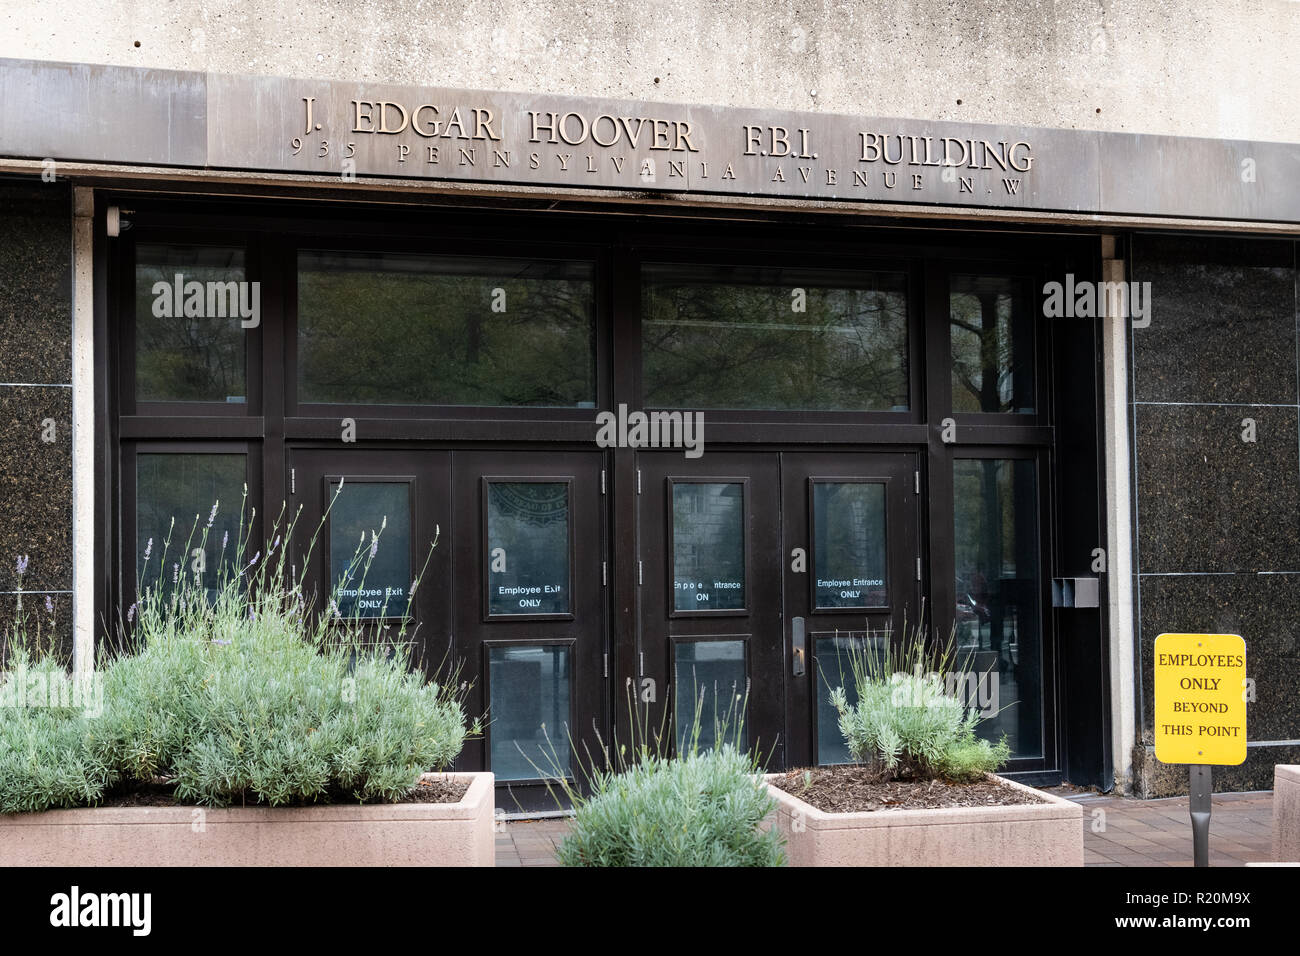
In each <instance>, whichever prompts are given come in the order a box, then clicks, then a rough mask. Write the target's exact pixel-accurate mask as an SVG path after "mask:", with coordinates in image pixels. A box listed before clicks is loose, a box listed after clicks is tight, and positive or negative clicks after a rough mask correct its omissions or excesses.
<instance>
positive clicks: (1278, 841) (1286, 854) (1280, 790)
mask: <svg viewBox="0 0 1300 956" xmlns="http://www.w3.org/2000/svg"><path fill="white" fill-rule="evenodd" d="M1273 860H1274V862H1276V863H1300V764H1281V763H1280V764H1278V765H1277V766H1275V767H1274V768H1273Z"/></svg>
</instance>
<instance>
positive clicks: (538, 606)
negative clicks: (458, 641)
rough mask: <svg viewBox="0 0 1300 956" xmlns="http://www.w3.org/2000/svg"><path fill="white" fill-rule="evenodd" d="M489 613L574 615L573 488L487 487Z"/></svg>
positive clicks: (546, 484)
mask: <svg viewBox="0 0 1300 956" xmlns="http://www.w3.org/2000/svg"><path fill="white" fill-rule="evenodd" d="M487 540H488V553H487V564H488V573H487V582H488V585H487V586H488V596H487V605H488V613H489V614H492V615H497V614H568V613H569V612H570V611H571V610H572V602H571V599H570V595H569V484H568V482H565V481H489V482H488V483H487Z"/></svg>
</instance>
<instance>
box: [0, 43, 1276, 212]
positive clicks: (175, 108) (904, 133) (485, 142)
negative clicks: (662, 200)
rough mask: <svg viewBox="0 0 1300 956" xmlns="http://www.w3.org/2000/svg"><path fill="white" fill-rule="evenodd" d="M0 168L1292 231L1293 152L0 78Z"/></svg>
mask: <svg viewBox="0 0 1300 956" xmlns="http://www.w3.org/2000/svg"><path fill="white" fill-rule="evenodd" d="M0 96H2V99H3V102H4V103H5V104H6V108H5V110H4V113H3V115H2V116H0V155H3V156H6V157H21V158H30V159H33V160H40V159H46V158H51V159H54V160H56V161H60V162H109V163H127V164H154V165H159V166H182V167H196V168H208V169H220V170H250V171H251V170H259V171H267V172H275V173H296V174H310V175H314V176H334V177H338V178H339V179H340V181H344V182H346V181H355V180H356V179H358V178H364V177H386V178H392V177H400V178H409V179H424V180H428V181H433V182H437V181H454V182H477V183H486V184H500V185H510V186H518V185H536V186H561V187H592V188H595V189H604V190H611V189H614V190H627V191H632V192H635V193H693V194H702V195H707V194H718V195H724V196H725V195H746V196H762V197H777V198H788V199H815V200H823V201H845V202H872V203H897V204H906V203H915V204H923V205H943V206H972V207H980V208H1005V209H1022V210H1041V211H1062V212H1075V213H1078V212H1083V213H1127V214H1134V215H1159V216H1182V217H1210V218H1240V219H1256V220H1268V221H1277V222H1297V221H1300V190H1295V189H1293V188H1288V184H1291V183H1294V182H1296V181H1297V180H1298V179H1300V147H1298V146H1296V145H1293V144H1280V143H1258V142H1244V141H1229V140H1209V139H1193V138H1187V137H1173V136H1148V135H1136V134H1128V133H1106V132H1097V131H1085V130H1066V129H1036V128H1028V127H1007V126H994V125H978V124H970V123H955V122H945V121H935V120H904V119H881V118H873V117H860V116H845V115H835V114H825V113H812V112H791V111H778V110H767V109H741V108H731V107H715V106H699V105H674V104H662V103H639V102H628V101H618V100H603V99H593V98H589V97H571V96H556V95H551V94H546V93H503V92H475V91H464V90H446V89H431V88H425V87H412V86H395V85H384V84H370V83H353V82H340V81H325V80H303V79H289V78H279V77H261V76H235V75H224V74H213V73H191V72H179V71H168V70H143V69H137V68H131V67H110V66H96V65H87V64H66V63H48V62H37V61H29V60H0Z"/></svg>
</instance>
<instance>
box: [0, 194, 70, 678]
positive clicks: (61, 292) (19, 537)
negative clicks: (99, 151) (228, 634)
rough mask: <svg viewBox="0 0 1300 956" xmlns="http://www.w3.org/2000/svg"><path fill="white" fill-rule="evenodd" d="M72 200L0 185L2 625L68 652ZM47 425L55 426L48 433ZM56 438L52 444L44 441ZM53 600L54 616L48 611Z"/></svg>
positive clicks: (5, 630)
mask: <svg viewBox="0 0 1300 956" xmlns="http://www.w3.org/2000/svg"><path fill="white" fill-rule="evenodd" d="M71 383H72V195H71V190H70V189H69V188H68V187H67V185H66V184H63V183H58V182H55V183H43V182H41V181H40V180H39V179H36V180H34V181H33V180H23V181H18V180H6V179H0V625H2V626H3V634H4V636H5V638H6V639H7V638H10V637H11V636H12V633H13V628H14V624H15V619H16V614H17V609H18V603H19V594H18V593H17V592H18V591H19V589H20V588H19V585H20V580H19V576H18V573H17V571H18V568H17V560H18V556H19V555H26V556H27V559H28V564H27V571H26V574H25V575H23V576H22V578H21V590H22V592H23V594H22V596H21V601H22V610H23V617H24V618H25V619H26V623H27V627H28V630H29V631H30V633H31V635H32V636H33V637H35V635H36V633H37V632H38V631H39V634H40V637H41V639H42V641H49V640H50V639H51V638H53V642H54V644H55V646H56V647H57V648H58V649H59V651H60V653H61V654H63V655H64V656H65V657H66V658H67V659H68V660H70V659H71V649H72V384H71ZM47 419H52V420H53V427H52V430H51V428H50V425H49V423H48V422H47ZM48 438H53V440H52V441H47V440H46V439H48ZM47 596H48V597H49V598H50V601H51V603H52V604H53V609H54V610H53V613H52V614H51V613H49V612H47V610H46V606H45V599H46V597H47Z"/></svg>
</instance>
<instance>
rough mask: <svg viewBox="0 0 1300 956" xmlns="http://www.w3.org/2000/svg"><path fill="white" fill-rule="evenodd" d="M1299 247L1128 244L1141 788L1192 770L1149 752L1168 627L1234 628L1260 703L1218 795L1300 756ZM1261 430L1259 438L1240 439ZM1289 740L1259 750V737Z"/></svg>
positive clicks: (1191, 241)
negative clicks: (1138, 308) (1144, 307)
mask: <svg viewBox="0 0 1300 956" xmlns="http://www.w3.org/2000/svg"><path fill="white" fill-rule="evenodd" d="M1296 245H1297V244H1296V243H1295V242H1293V241H1291V240H1262V239H1235V238H1234V239H1225V238H1218V237H1208V238H1207V237H1200V236H1196V237H1168V236H1160V237H1146V236H1139V237H1136V238H1135V239H1134V242H1133V250H1132V252H1133V255H1132V270H1131V274H1130V275H1129V279H1130V280H1132V281H1135V282H1150V283H1151V294H1152V303H1151V315H1150V319H1151V321H1150V325H1149V326H1147V327H1145V328H1135V329H1132V331H1131V338H1130V344H1131V349H1132V351H1131V362H1132V375H1133V379H1132V383H1133V393H1132V395H1131V396H1130V400H1131V401H1132V402H1133V406H1132V408H1133V444H1134V466H1135V474H1134V482H1135V487H1136V529H1135V544H1136V549H1137V550H1136V554H1135V564H1136V568H1137V571H1138V577H1137V589H1136V600H1137V601H1138V614H1137V626H1138V628H1139V640H1138V648H1139V658H1140V660H1139V665H1140V670H1139V679H1140V689H1139V699H1138V708H1139V711H1140V713H1139V718H1140V723H1139V726H1140V728H1141V740H1140V741H1139V742H1138V743H1137V744H1136V746H1135V747H1134V751H1133V756H1134V763H1133V767H1134V771H1133V789H1134V791H1135V792H1136V793H1138V794H1140V795H1142V796H1146V797H1162V796H1172V795H1174V794H1179V793H1186V792H1187V786H1188V779H1187V768H1186V767H1184V766H1181V765H1171V764H1162V763H1161V762H1160V761H1158V760H1156V758H1155V754H1154V752H1153V751H1152V749H1151V745H1152V744H1153V743H1154V728H1153V726H1152V717H1153V711H1154V699H1153V686H1154V681H1153V656H1154V644H1155V639H1156V637H1157V636H1158V635H1160V634H1162V633H1166V632H1172V633H1177V632H1194V633H1202V632H1204V633H1231V634H1240V635H1241V636H1242V637H1243V638H1244V639H1245V641H1246V668H1247V676H1248V677H1249V678H1250V679H1251V680H1253V681H1254V682H1255V686H1254V690H1255V700H1254V701H1253V702H1252V703H1250V705H1249V710H1248V711H1247V739H1248V740H1249V741H1251V742H1253V743H1255V744H1257V745H1256V746H1252V747H1250V748H1249V750H1248V751H1247V757H1246V761H1245V763H1243V764H1242V765H1240V766H1238V767H1216V768H1214V787H1215V790H1217V791H1227V790H1258V789H1268V788H1270V787H1271V786H1272V780H1273V765H1274V764H1275V763H1287V762H1295V761H1296V760H1297V759H1300V746H1296V745H1295V744H1293V743H1287V742H1288V741H1295V740H1300V694H1297V693H1296V688H1297V687H1298V686H1300V407H1298V404H1297V403H1298V401H1300V393H1298V391H1297V380H1298V378H1300V368H1298V367H1297V278H1298V277H1297V268H1296V252H1297V250H1296ZM1246 419H1250V420H1251V421H1253V423H1254V434H1253V437H1254V441H1247V440H1245V437H1244V436H1243V433H1244V432H1245V431H1246V429H1247V427H1248V425H1247V422H1246ZM1270 741H1271V742H1280V743H1281V745H1271V746H1260V745H1258V744H1260V743H1262V742H1270Z"/></svg>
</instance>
